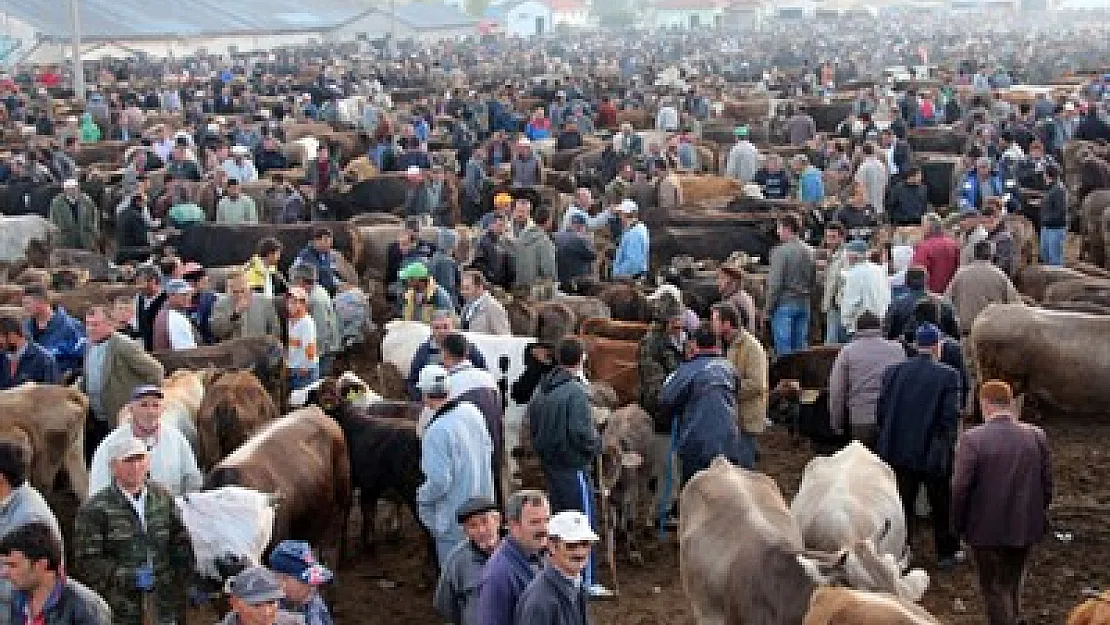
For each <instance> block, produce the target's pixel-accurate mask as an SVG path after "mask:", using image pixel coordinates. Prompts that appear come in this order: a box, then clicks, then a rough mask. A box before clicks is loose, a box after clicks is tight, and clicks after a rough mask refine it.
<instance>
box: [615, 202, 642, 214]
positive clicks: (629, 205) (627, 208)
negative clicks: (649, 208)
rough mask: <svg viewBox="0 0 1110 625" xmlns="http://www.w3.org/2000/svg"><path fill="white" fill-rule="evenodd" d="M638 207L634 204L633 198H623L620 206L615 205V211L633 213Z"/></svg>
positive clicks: (637, 210)
mask: <svg viewBox="0 0 1110 625" xmlns="http://www.w3.org/2000/svg"><path fill="white" fill-rule="evenodd" d="M639 210H640V207H639V206H637V205H636V201H635V200H623V201H621V203H620V206H618V207H617V212H620V213H635V212H639Z"/></svg>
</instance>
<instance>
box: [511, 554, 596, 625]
mask: <svg viewBox="0 0 1110 625" xmlns="http://www.w3.org/2000/svg"><path fill="white" fill-rule="evenodd" d="M586 602H587V599H586V585H585V584H584V583H580V584H578V585H577V586H575V585H574V584H572V583H571V581H570V580H569V579H567V578H566V576H565V575H563V574H562V573H561V572H559V571H558V570H557V569H555V567H554V566H553V565H552V564H551V563H550V562H546V563H544V565H543V570H542V571H540V574H539V575H537V576H536V577H535V578H533V579H532V582H531V583H529V584H528V587H527V588H525V589H524V592H523V593H521V594H520V599H518V600H517V604H516V622H517V623H521V625H524V624H527V625H589V623H590V619H589V616H588V615H587V612H586Z"/></svg>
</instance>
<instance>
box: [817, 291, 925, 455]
mask: <svg viewBox="0 0 1110 625" xmlns="http://www.w3.org/2000/svg"><path fill="white" fill-rule="evenodd" d="M905 359H906V350H905V349H903V347H902V344H901V343H899V342H897V341H888V340H886V339H885V338H883V332H882V320H881V319H879V317H878V315H876V314H875V313H873V312H871V311H869V310H865V311H864V312H863V313H861V314H860V316H859V319H858V320H856V334H855V336H853V337H852V341H851V342H850V343H848V344H847V345H845V346H844V347H843V348H841V350H840V353H838V354H837V355H836V360H835V361H833V366H832V371H831V372H830V374H829V426H830V427H831V429H832V430H833V431H834V432H836V433H837V434H844V433H845V431H847V433H848V434H850V435H851V437H852V438H853V439H855V440H858V441H859V442H861V443H863V444H864V445H866V446H868V447H874V445H875V435H876V433H877V430H876V428H875V406H876V405H877V404H878V402H879V389H880V388H881V387H882V382H883V372H884V371H886V368H887V367H889V366H890V365H893V364H897V363H900V362H902V361H904V360H905ZM846 426H847V427H846Z"/></svg>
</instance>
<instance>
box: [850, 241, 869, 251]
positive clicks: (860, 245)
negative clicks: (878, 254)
mask: <svg viewBox="0 0 1110 625" xmlns="http://www.w3.org/2000/svg"><path fill="white" fill-rule="evenodd" d="M847 249H848V251H849V252H853V253H855V254H866V253H867V241H864V240H863V239H852V240H851V241H848V246H847Z"/></svg>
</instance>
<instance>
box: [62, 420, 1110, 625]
mask: <svg viewBox="0 0 1110 625" xmlns="http://www.w3.org/2000/svg"><path fill="white" fill-rule="evenodd" d="M1045 429H1046V430H1047V432H1048V435H1049V439H1050V441H1051V444H1052V451H1053V454H1054V456H1053V469H1054V476H1055V481H1056V499H1055V503H1054V504H1053V508H1052V513H1051V530H1050V534H1049V536H1048V537H1047V538H1046V540H1045V541H1044V543H1043V544H1042V545H1041V546H1040V547H1039V548H1037V549H1036V550H1035V552H1034V558H1033V565H1032V567H1031V570H1030V573H1029V578H1028V582H1027V584H1026V589H1025V611H1026V616H1027V618H1028V622H1029V624H1030V625H1034V624H1036V625H1048V624H1054V625H1057V624H1060V623H1063V622H1064V620H1065V617H1066V614H1067V612H1068V611H1069V610H1070V609H1071V608H1072V607H1073V606H1074V605H1075V604H1076V603H1077V602H1079V601H1081V600H1082V598H1083V593H1084V591H1085V590H1089V589H1101V588H1107V587H1110V564H1108V563H1110V524H1108V523H1107V521H1106V518H1107V517H1106V511H1107V510H1108V509H1110V489H1108V488H1107V487H1106V485H1107V484H1110V452H1108V451H1106V450H1105V446H1104V445H1103V444H1102V441H1105V440H1108V438H1110V424H1108V425H1090V424H1083V423H1051V424H1046V425H1045ZM761 446H762V453H761V458H760V462H761V468H762V470H764V471H765V472H767V473H768V474H770V475H771V476H773V477H774V478H775V479H776V480H777V481H778V483H779V485H780V486H781V487H782V488H783V490H784V494H785V496H786V497H787V499H788V500H789V498H790V497H791V496H792V495H793V493H794V491H795V490H796V489H797V486H798V483H799V481H800V480H801V474H802V470H803V468H804V466H805V463H806V461H807V460H808V458H809V457H810V455H811V454H810V452H809V449H808V446H807V445H806V444H804V443H801V444H798V445H796V444H795V443H793V442H792V441H791V440H790V439H789V437H788V435H787V434H786V433H785V432H783V431H782V430H781V429H779V428H776V429H774V430H772V431H769V432H768V433H767V434H766V435H764V436H763V437H762V438H761ZM51 500H52V504H54V505H55V506H56V507H55V509H56V510H58V511H59V513H60V514H59V517H60V520H61V521H62V524H63V528H64V531H65V532H66V535H67V536H68V535H69V530H70V528H71V526H72V514H73V510H74V504H73V501H72V499H71V498H69V497H52V498H51ZM356 516H357V514H356ZM354 522H355V523H357V519H356V520H355V521H354ZM412 523H413V522H412V521H411V520H408V521H407V524H406V526H407V527H406V529H405V530H403V531H402V534H401V537H400V539H398V540H395V541H388V542H385V541H383V542H382V543H381V544H379V545H378V546H377V549H376V551H375V553H373V554H363V553H361V551H360V550H358V546H357V544H356V545H355V546H354V549H353V550H352V551H351V553H352V555H351V556H349V558H348V559H349V560H350V562H349V563H348V564H347V565H346V566H345V567H344V568H342V569H341V570H340V571H339V574H338V579H337V582H336V587H335V588H334V589H333V594H332V598H333V599H332V600H333V604H334V615H335V617H336V622H337V623H339V624H352V625H353V624H356V623H357V624H360V625H392V624H398V625H400V624H438V623H442V620H441V619H439V618H438V617H437V616H436V614H435V613H434V611H433V610H432V608H431V593H432V587H431V585H430V584H429V583H428V582H427V581H426V580H425V579H424V570H425V569H424V567H423V562H424V560H423V558H424V552H423V549H422V548H421V547H420V546H419V545H418V543H417V541H416V532H415V528H414V526H413V524H412ZM352 529H353V530H357V526H354V525H352ZM649 545H650V546H649V548H648V549H647V552H646V553H645V557H646V563H645V564H644V565H643V566H635V565H633V564H630V563H628V562H623V561H618V563H617V574H618V579H617V586H619V590H620V596H619V598H618V599H616V600H614V601H609V602H601V603H596V604H594V605H592V606H591V612H592V615H593V622H594V624H595V625H655V624H660V625H663V624H666V625H693V624H694V620H693V617H692V616H691V614H690V610H689V607H688V604H687V602H686V598H685V596H684V595H683V592H682V584H681V580H680V576H679V570H678V547H677V542H676V541H675V536H674V533H673V532H671V533H670V534H669V535H668V537H667V540H666V541H665V542H663V543H654V542H649ZM931 552H932V539H931V534H930V533H929V532H928V527H924V528H923V529H922V530H919V533H918V534H917V535H916V536H915V537H914V553H915V554H916V556H915V562H914V564H915V565H916V566H924V567H926V568H927V569H928V570H929V573H930V575H931V577H932V582H931V584H930V588H929V591H928V592H927V594H926V596H925V599H924V605H925V607H926V608H927V609H928V610H929V611H930V612H932V613H933V614H934V615H936V616H937V617H938V618H939V619H940V620H941V621H942V622H944V623H952V624H956V625H972V624H979V623H984V622H985V618H984V617H983V616H982V614H983V612H982V602H981V600H980V597H979V592H978V586H977V581H976V575H975V567H974V564H972V563H970V562H968V563H965V564H963V565H961V566H958V567H957V568H956V569H955V570H954V571H950V572H944V573H941V572H937V571H936V570H935V567H934V566H933V563H932V554H931ZM603 576H604V577H603V581H605V582H606V583H609V584H610V585H612V580H611V579H609V576H608V573H607V572H605V573H603ZM215 621H216V619H215V616H214V614H213V613H212V612H211V611H209V610H195V611H191V612H190V614H189V619H188V622H189V624H190V625H193V624H205V625H207V624H211V623H214V622H215Z"/></svg>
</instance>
